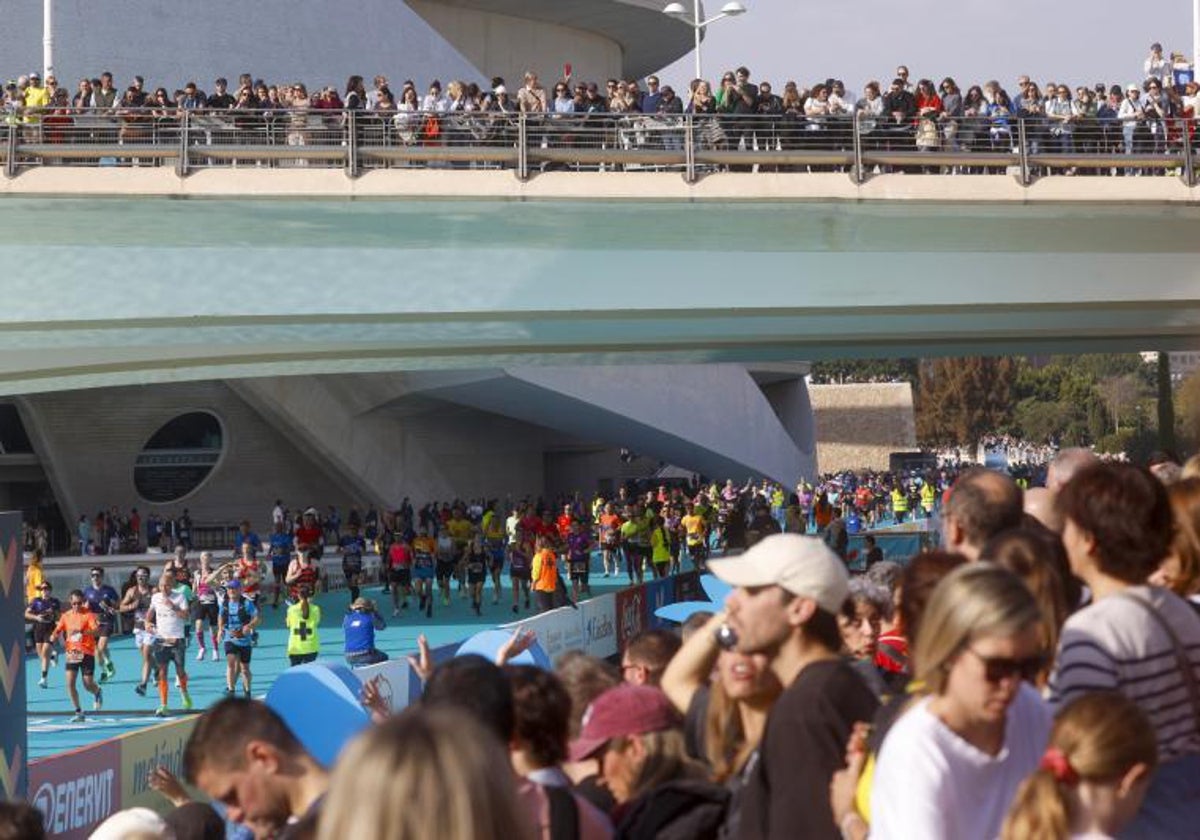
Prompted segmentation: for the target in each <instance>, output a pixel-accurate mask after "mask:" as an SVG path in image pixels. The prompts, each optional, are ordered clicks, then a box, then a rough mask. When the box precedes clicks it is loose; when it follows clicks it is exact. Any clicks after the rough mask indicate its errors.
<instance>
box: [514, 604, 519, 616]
mask: <svg viewBox="0 0 1200 840" xmlns="http://www.w3.org/2000/svg"><path fill="white" fill-rule="evenodd" d="M518 612H520V610H518V609H517V605H516V604H513V615H516V614H517V613H518Z"/></svg>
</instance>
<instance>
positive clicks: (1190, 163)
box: [1183, 120, 1196, 188]
mask: <svg viewBox="0 0 1200 840" xmlns="http://www.w3.org/2000/svg"><path fill="white" fill-rule="evenodd" d="M1193 125H1194V123H1189V122H1187V121H1186V120H1185V121H1184V122H1183V180H1184V183H1186V184H1187V185H1188V187H1189V188H1191V187H1194V186H1196V162H1195V161H1194V160H1193V159H1192V132H1191V128H1192V126H1193Z"/></svg>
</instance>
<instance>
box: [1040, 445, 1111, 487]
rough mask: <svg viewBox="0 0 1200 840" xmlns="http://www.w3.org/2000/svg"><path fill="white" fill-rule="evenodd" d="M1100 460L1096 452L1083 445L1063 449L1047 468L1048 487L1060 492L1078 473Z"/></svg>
mask: <svg viewBox="0 0 1200 840" xmlns="http://www.w3.org/2000/svg"><path fill="white" fill-rule="evenodd" d="M1099 460H1100V459H1099V458H1097V457H1096V453H1095V452H1093V451H1092V450H1090V449H1084V448H1083V447H1082V446H1073V447H1071V448H1069V449H1064V450H1062V451H1061V452H1059V453H1058V454H1057V455H1055V456H1054V460H1053V461H1051V462H1050V466H1049V467H1048V468H1047V469H1046V489H1047V490H1049V491H1050V492H1051V493H1058V491H1059V490H1061V489H1062V488H1063V487H1064V486H1065V485H1066V483H1067V482H1068V481H1070V480H1071V479H1072V478H1074V477H1075V475H1076V473H1079V472H1081V471H1082V470H1083V469H1084V468H1086V467H1090V466H1091V465H1092V464H1095V463H1098V462H1099Z"/></svg>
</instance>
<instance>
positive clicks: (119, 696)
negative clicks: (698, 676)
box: [25, 561, 690, 759]
mask: <svg viewBox="0 0 1200 840" xmlns="http://www.w3.org/2000/svg"><path fill="white" fill-rule="evenodd" d="M599 565H600V564H599V562H598V561H597V562H596V563H595V565H594V567H593V569H595V567H597V566H599ZM685 565H689V566H690V564H687V563H686V561H685ZM628 582H629V579H628V578H627V577H625V576H624V575H622V576H620V577H617V578H604V577H601V576H600V575H599V573H597V572H596V571H595V570H593V572H592V576H591V583H592V593H593V595H601V594H604V593H606V592H614V591H616V590H618V589H620V588H623V587H624V586H626V585H628ZM508 583H509V581H508V575H507V574H506V575H505V576H504V578H503V584H504V588H503V591H502V593H501V597H500V603H499V604H498V605H495V606H494V605H493V604H492V596H493V590H492V584H491V580H490V579H489V581H488V582H487V584H486V585H485V587H484V590H483V609H482V613H483V615H482V616H481V617H480V616H476V615H475V614H474V612H473V611H472V610H471V602H470V600H469V599H467V598H466V597H462V596H460V593H459V591H458V590H457V589H454V590H453V591H452V596H451V602H450V606H449V607H443V606H442V604H441V600H440V599H439V600H438V601H437V603H436V604H435V606H434V609H433V618H431V619H426V618H425V617H424V615H418V614H417V602H416V599H415V598H414V599H412V600H410V601H409V607H408V609H407V610H406V611H403V612H402V614H401V616H400V618H396V619H393V618H392V617H391V614H392V604H391V595H390V594H387V593H384V592H382V591H381V588H380V586H379V585H377V584H376V585H372V586H370V587H367V588H364V590H363V593H362V594H363V595H364V596H365V597H369V598H372V599H374V600H375V602H376V604H377V605H378V607H379V610H380V613H381V614H382V615H383V616H384V618H385V619H386V620H387V622H388V626H387V629H386V630H382V631H380V632H379V633H378V634H377V635H376V644H377V645H378V647H379V649H380V650H383V651H385V652H386V653H387V654H388V655H389V656H391V657H392V658H393V659H394V658H396V657H399V656H403V655H405V654H407V653H412V652H415V651H416V648H417V636H418V635H419V634H421V633H424V634H425V635H426V636H427V637H428V639H429V644H430V646H431V647H438V646H440V645H445V644H450V643H451V642H458V641H462V640H464V639H466V638H467V637H469V636H471V635H473V634H474V633H477V632H479V631H480V630H484V629H487V628H489V627H495V626H496V625H499V624H504V623H507V622H511V621H516V620H518V619H519V618H527V617H530V616H533V615H535V613H534V612H533V610H532V609H530V610H524V609H522V610H521V612H520V614H519V615H514V614H513V612H512V593H511V590H510V589H509V586H508ZM454 586H455V587H456V586H457V584H454ZM349 601H350V596H349V593H348V592H347V591H346V590H337V591H333V592H327V593H323V594H322V595H321V596H320V597H319V598H318V599H317V600H316V603H318V604H320V606H321V610H322V613H323V615H322V620H321V627H320V632H321V657H320V658H321V659H332V660H335V661H338V662H341V661H343V660H342V644H343V635H342V616H343V615H344V614H345V611H346V607H347V606H348V604H349ZM283 620H284V608H283V606H282V605H281V606H280V608H279V609H278V610H275V609H272V608H271V607H270V605H269V603H268V605H267V606H266V607H265V609H264V610H263V622H262V624H261V625H260V628H259V643H258V646H257V647H256V648H255V649H254V656H253V660H252V661H251V663H250V669H251V673H252V675H253V678H254V683H253V691H254V695H255V696H256V697H261V696H263V695H265V694H266V693H267V691H268V690H269V689H270V687H271V683H273V682H274V681H275V678H276V677H277V676H279V674H280V673H282V672H283V671H284V670H285V669H286V668H287V667H288V664H289V663H288V658H287V652H286V651H287V630H286V628H285V627H284V626H283ZM109 649H110V650H111V651H112V655H113V661H114V662H115V663H116V666H117V673H116V676H115V677H113V678H112V679H111V680H109V681H108V682H107V683H104V684H103V686H102V687H103V689H104V710H102V711H100V712H92V711H91V707H92V697H91V695H90V694H88V693H87V692H86V691H84V690H83V685H82V681H80V682H79V694H80V698H79V699H80V703H81V704H82V706H83V709H84V712H85V713H86V714H87V716H88V719H87V721H86V722H84V723H71V722H70V716H71V713H72V711H73V710H72V708H71V703H70V700H69V699H68V698H67V692H66V683H65V674H64V671H63V664H62V663H63V661H64V657H63V656H61V655H60V656H59V659H58V662H59V664H58V666H57V667H52V668H51V669H50V676H49V687H47V688H44V689H43V688H38V684H37V681H38V678H39V677H40V676H41V673H40V665H39V663H38V660H37V658H36V657H30V658H28V659H27V660H26V665H25V674H26V685H27V686H28V688H27V694H28V699H29V752H30V758H31V759H37V758H43V757H45V756H48V755H54V754H56V753H61V752H66V751H68V750H73V749H78V748H79V747H83V746H86V745H88V744H91V743H94V742H96V741H101V740H104V739H106V738H112V737H115V736H117V735H122V734H125V733H127V732H132V731H135V730H137V729H139V728H141V727H145V726H151V725H153V724H156V723H161V722H162V720H161V719H160V718H156V717H154V710H155V709H156V708H157V707H158V688H157V684H156V683H155V681H154V677H153V676H151V681H150V684H149V686H148V687H147V691H146V696H145V697H139V696H138V695H137V694H136V693H135V692H134V690H133V689H134V686H135V685H136V684H137V681H138V679H139V678H140V674H141V661H140V656H139V654H138V651H137V649H136V648H135V647H134V644H133V637H132V636H122V637H119V638H116V639H114V640H112V642H111V643H110V646H109ZM196 652H197V646H196V641H195V639H194V638H193V639H192V641H191V643H190V645H189V647H188V653H187V672H188V678H189V679H188V688H189V691H190V693H191V695H192V699H193V700H194V701H195V708H196V710H197V711H199V710H203V709H205V708H207V707H208V706H211V705H213V704H214V703H216V702H217V701H218V700H220V699H222V698H223V697H224V696H225V657H224V654H223V651H222V653H221V655H220V658H219V659H218V661H216V662H213V661H212V660H211V658H210V657H211V656H212V652H211V648H210V649H209V652H208V654H207V655H206V657H205V659H204V661H203V662H198V661H196ZM97 678H99V672H97ZM170 681H171V685H170V692H169V695H168V701H167V702H168V704H169V706H170V709H171V713H172V715H176V714H180V715H181V714H186V713H185V712H183V711H182V709H181V708H180V697H179V690H178V689H177V688H175V685H174V668H173V667H172V670H171V678H170ZM237 687H238V691H239V693H240V691H241V685H240V683H239V684H238V686H237Z"/></svg>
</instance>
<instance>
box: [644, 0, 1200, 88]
mask: <svg viewBox="0 0 1200 840" xmlns="http://www.w3.org/2000/svg"><path fill="white" fill-rule="evenodd" d="M1197 2H1200V0H1197ZM700 13H701V9H700V0H692V13H691V15H690V19H689V15H688V10H687V9H686V8H684V5H683V4H682V3H669V4H668V5H667V6H666V8H664V9H663V14H664V15H667V16H668V17H673V18H675V20H678V21H680V22H682V23H686V24H687V25H688V26H690V27H692V30H693V31H694V32H695V34H696V78H697V79H702V78H704V75H703V73H702V72H701V66H700V35H701V33H703V32H704V30H705V29H707V28H708V25H709V24H710V23H716V22H717V21H719V20H720V19H721V18H727V17H737V16H738V15H743V14H745V13H746V7H745V6H743V5H742V4H741V3H738V2H737V0H731V2H729V3H726V4H725V5H724V6H722V7H721V13H720V14H718V15H715V16H713V17H710V18H709V19H708V20H701V19H700Z"/></svg>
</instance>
